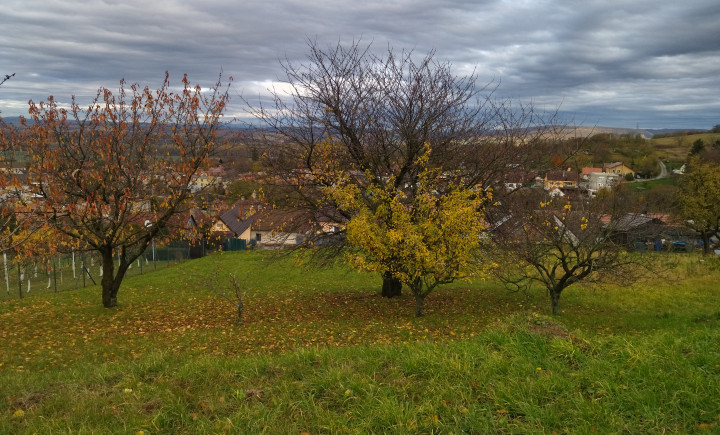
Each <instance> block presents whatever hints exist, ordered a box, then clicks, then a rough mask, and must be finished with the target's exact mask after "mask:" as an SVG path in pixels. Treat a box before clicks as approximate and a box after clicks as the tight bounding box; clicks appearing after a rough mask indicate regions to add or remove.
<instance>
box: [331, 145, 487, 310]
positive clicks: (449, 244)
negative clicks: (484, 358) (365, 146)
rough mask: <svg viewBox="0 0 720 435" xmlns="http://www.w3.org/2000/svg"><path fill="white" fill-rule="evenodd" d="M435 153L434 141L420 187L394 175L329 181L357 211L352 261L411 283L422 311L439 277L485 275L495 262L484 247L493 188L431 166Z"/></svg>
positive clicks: (351, 227)
mask: <svg viewBox="0 0 720 435" xmlns="http://www.w3.org/2000/svg"><path fill="white" fill-rule="evenodd" d="M429 157H430V149H429V147H427V148H426V152H425V153H424V154H423V155H422V156H421V157H420V158H419V159H418V166H419V167H420V168H421V171H420V172H419V174H418V177H417V182H416V185H415V186H412V188H410V186H408V187H407V188H404V187H396V184H395V183H394V182H393V180H392V179H389V180H387V182H386V183H383V184H382V185H379V184H370V185H368V186H364V187H363V188H360V187H359V186H358V185H357V184H354V183H340V184H338V185H334V186H330V187H328V188H327V189H328V191H329V193H330V194H331V195H332V197H333V198H334V200H335V201H336V202H337V203H338V204H339V205H340V207H342V208H343V209H345V210H348V211H352V212H353V213H354V217H353V218H352V219H350V221H349V222H348V224H347V239H348V242H349V243H350V245H351V247H352V250H351V252H350V254H349V256H350V260H351V262H352V264H353V265H355V266H356V267H358V268H361V269H364V270H368V271H372V272H377V273H379V274H381V275H385V274H390V275H392V277H393V278H395V279H397V280H399V281H400V282H402V283H403V284H405V285H407V287H408V288H409V289H410V290H411V291H412V293H413V295H414V297H415V302H416V307H415V314H416V315H417V316H422V315H423V308H424V303H425V298H426V297H427V296H428V295H429V294H430V292H432V291H433V290H434V289H435V288H436V287H437V286H438V285H440V284H446V283H450V282H453V281H455V280H456V279H462V278H469V277H472V276H481V275H484V274H485V273H486V270H487V268H488V265H487V264H486V263H483V262H481V261H478V258H479V257H478V256H477V252H476V251H477V248H478V247H479V246H480V243H481V234H482V231H483V229H484V226H483V212H482V208H483V204H484V202H485V201H486V200H487V199H488V196H489V194H488V193H487V192H484V191H481V193H480V194H479V193H478V192H475V191H473V190H472V189H468V188H465V187H462V185H461V184H460V181H459V180H453V179H452V178H453V177H451V176H448V175H447V174H442V173H441V172H440V171H439V170H437V169H432V168H428V160H429ZM369 204H370V205H369Z"/></svg>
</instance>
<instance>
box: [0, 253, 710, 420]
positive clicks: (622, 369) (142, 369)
mask: <svg viewBox="0 0 720 435" xmlns="http://www.w3.org/2000/svg"><path fill="white" fill-rule="evenodd" d="M668 258H669V259H673V260H677V261H678V264H677V265H676V266H674V267H675V268H674V274H673V275H674V278H673V279H672V280H667V279H660V278H658V279H657V280H656V281H654V282H650V283H644V284H640V285H635V286H632V287H625V286H622V285H618V286H609V287H604V288H601V289H590V288H584V287H577V288H570V289H568V290H567V293H566V294H564V296H563V300H562V302H561V303H562V307H563V314H562V315H561V316H559V317H556V318H552V317H549V316H547V313H549V311H550V310H549V301H548V300H547V297H546V295H545V294H544V293H543V292H541V291H539V290H538V291H537V292H531V293H529V294H519V293H511V292H508V291H506V290H504V289H502V288H500V287H499V286H498V285H497V284H495V283H493V282H490V281H475V282H472V283H466V282H460V283H456V284H453V285H450V286H447V287H444V288H441V289H440V290H439V291H437V292H436V293H433V294H431V295H430V296H429V298H428V300H427V303H426V315H425V316H424V317H422V318H415V317H414V316H413V313H414V310H413V307H414V301H413V300H412V298H411V297H409V296H407V295H406V296H403V297H401V298H396V299H393V300H386V299H383V298H381V297H380V296H379V295H378V290H379V288H378V287H379V284H380V280H379V278H378V277H373V276H370V275H368V274H361V273H358V272H356V271H352V270H348V269H346V268H343V267H340V266H337V267H333V268H325V269H322V270H316V269H309V268H305V267H303V266H301V265H298V264H296V262H295V261H293V259H292V258H289V257H285V258H281V259H274V258H273V257H270V256H269V254H268V253H262V252H237V253H225V254H222V255H214V256H210V257H206V258H203V259H200V260H193V261H189V262H185V263H182V264H179V265H175V266H173V267H169V268H166V269H163V270H158V271H157V272H152V273H147V274H145V275H142V276H135V277H131V278H128V279H127V280H126V282H125V283H124V286H123V288H122V289H121V290H120V293H119V295H118V296H119V303H120V306H119V307H118V308H117V309H114V310H106V309H103V308H102V306H101V303H100V291H99V288H98V287H88V288H85V289H77V290H70V291H62V292H58V293H49V294H35V295H33V294H31V295H29V297H26V298H24V299H22V300H20V299H15V300H9V301H3V302H0V340H2V352H0V399H1V400H3V402H4V405H5V406H4V407H0V433H12V434H15V433H144V434H154V433H188V434H195V433H270V434H275V433H277V434H292V433H296V434H300V433H310V434H316V433H548V434H551V433H559V434H560V433H580V434H584V433H665V432H669V433H718V432H720V346H718V344H719V343H720V288H719V287H718V286H717V281H718V278H719V277H720V261H719V260H718V259H717V258H702V257H700V256H695V255H687V254H685V255H678V256H676V257H668ZM229 273H235V274H236V276H237V277H238V278H239V279H240V280H241V282H242V283H243V288H244V295H243V300H244V304H245V313H244V314H245V315H244V317H243V323H242V325H236V324H235V312H234V307H233V306H232V305H231V304H229V303H227V302H226V301H225V300H224V299H222V298H221V297H219V296H218V295H217V292H223V291H226V292H229V291H230V289H229V281H228V274H229ZM619 284H621V283H619Z"/></svg>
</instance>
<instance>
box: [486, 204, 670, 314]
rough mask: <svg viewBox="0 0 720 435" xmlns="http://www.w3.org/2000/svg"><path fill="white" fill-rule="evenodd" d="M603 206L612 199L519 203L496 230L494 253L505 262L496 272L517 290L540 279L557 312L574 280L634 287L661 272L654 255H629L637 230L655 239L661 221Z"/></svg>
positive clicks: (501, 262) (647, 238)
mask: <svg viewBox="0 0 720 435" xmlns="http://www.w3.org/2000/svg"><path fill="white" fill-rule="evenodd" d="M599 205H607V203H601V202H599V201H598V202H596V203H594V204H592V205H588V203H586V202H585V201H576V202H570V201H567V200H565V199H559V200H549V201H547V202H543V201H540V202H533V201H532V200H530V201H515V203H514V204H513V206H512V207H509V208H508V210H509V211H510V212H509V214H508V215H507V216H506V218H505V219H504V220H501V221H500V222H499V223H498V224H497V225H496V226H495V227H494V228H493V237H494V238H495V241H496V244H495V245H494V246H493V249H494V252H493V255H494V256H495V257H496V258H497V259H498V260H497V261H498V262H499V263H500V264H501V266H500V267H499V268H498V269H496V271H495V272H496V275H497V276H498V277H499V278H500V280H501V281H502V282H504V283H505V284H506V285H507V286H508V287H510V288H515V289H523V290H525V289H527V288H529V286H530V285H531V284H532V283H540V284H541V285H542V286H543V287H545V289H546V290H547V292H548V294H549V296H550V302H551V307H552V313H553V314H559V313H560V296H561V295H562V293H563V291H565V290H566V289H567V288H569V287H571V286H573V285H574V284H577V283H580V282H584V283H586V284H600V283H607V282H615V283H617V282H621V283H623V285H630V284H632V283H634V282H636V281H637V280H639V279H642V278H645V277H647V276H648V273H647V272H649V271H653V270H654V271H659V269H658V268H657V264H656V261H655V258H654V257H651V256H648V255H641V254H638V253H630V252H629V251H630V250H631V249H630V246H629V241H628V239H627V235H628V232H632V233H633V234H635V235H636V236H638V237H641V238H642V239H643V240H652V239H653V238H654V237H655V235H656V234H659V231H660V228H661V227H660V226H659V225H658V224H659V223H658V222H656V220H653V219H652V218H649V217H648V216H645V215H638V214H632V213H625V212H624V210H622V209H621V208H615V209H611V208H602V207H599Z"/></svg>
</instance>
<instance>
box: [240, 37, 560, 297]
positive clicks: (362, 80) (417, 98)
mask: <svg viewBox="0 0 720 435" xmlns="http://www.w3.org/2000/svg"><path fill="white" fill-rule="evenodd" d="M308 46H309V54H308V56H307V60H306V62H304V63H293V62H290V61H286V62H284V63H283V64H282V66H283V69H284V73H285V82H286V85H287V89H289V91H288V92H282V91H273V97H274V98H273V101H272V103H271V104H269V105H263V104H261V105H259V107H255V108H253V107H252V106H251V110H252V111H253V112H254V114H255V115H256V116H257V117H258V119H260V120H261V121H263V122H264V123H265V126H266V127H267V128H266V129H265V130H264V131H262V132H260V133H259V134H258V138H259V139H260V140H261V141H262V143H263V144H264V145H265V152H266V154H265V155H266V159H265V160H264V164H265V165H266V167H267V168H268V170H269V175H270V176H269V181H268V182H269V183H273V184H277V185H281V186H282V187H283V188H285V189H286V192H287V198H288V202H289V204H288V205H291V206H293V207H307V208H311V209H314V210H320V211H324V212H326V213H327V214H328V218H329V219H337V218H338V216H340V217H341V218H342V219H345V220H347V219H349V218H351V215H349V214H348V213H347V212H346V211H343V210H341V209H338V207H337V204H335V203H334V202H333V201H332V200H330V199H329V198H328V197H327V195H324V194H323V189H324V188H325V187H327V186H331V185H335V184H337V182H338V181H339V180H341V179H342V180H343V182H344V183H347V182H350V183H354V184H356V185H357V186H358V187H359V188H360V189H361V190H364V189H365V188H367V187H368V186H375V187H377V188H385V187H387V186H385V185H386V184H387V183H393V186H391V187H393V188H395V189H402V190H403V191H405V192H406V194H408V195H409V196H412V194H413V191H414V189H415V187H414V186H416V185H417V179H418V174H419V171H420V169H419V167H418V165H417V161H418V158H419V157H420V155H421V154H422V152H423V150H424V149H425V146H426V145H428V146H430V147H431V148H432V150H433V154H432V157H431V161H430V162H429V166H430V167H433V168H437V169H440V170H441V172H443V173H444V174H446V175H447V177H450V178H453V179H455V180H461V182H462V184H463V185H464V186H466V187H475V188H477V187H481V188H485V189H487V188H491V187H494V186H500V185H502V184H503V182H504V178H505V177H506V175H507V173H508V171H509V169H511V168H522V169H523V170H525V171H527V172H528V173H530V170H531V168H532V167H533V166H536V165H537V164H538V163H539V162H542V161H543V157H544V156H546V155H547V153H546V152H544V151H542V149H541V146H540V145H541V144H547V143H548V142H549V141H550V140H552V138H553V137H555V135H556V134H557V133H558V132H557V131H555V128H554V124H555V122H554V118H553V115H554V114H550V115H549V116H548V117H543V116H541V114H539V113H537V112H536V111H535V110H534V108H533V107H532V106H531V105H530V106H523V105H515V104H513V103H512V102H511V101H509V100H503V99H498V98H496V97H495V92H496V86H495V84H494V83H488V84H478V77H477V75H476V74H475V73H472V74H470V75H467V76H458V75H455V74H454V73H453V72H452V68H451V65H450V64H449V63H446V62H442V61H439V60H437V58H436V53H435V52H434V51H431V52H430V53H428V54H426V55H424V56H419V55H418V54H416V53H415V52H412V51H400V52H397V51H395V50H393V49H392V48H388V49H387V50H385V51H384V52H382V53H380V54H378V53H376V52H374V51H372V49H371V48H372V47H371V46H370V45H364V44H362V43H360V42H357V41H356V42H353V43H351V44H349V45H343V44H341V43H338V44H337V45H336V46H330V47H327V48H326V47H322V46H320V45H319V44H318V43H317V42H316V41H308ZM545 160H547V159H545ZM441 188H442V186H438V189H441ZM498 192H499V191H498ZM365 200H366V202H367V206H368V207H370V209H371V210H374V208H375V207H377V205H378V204H377V203H375V202H374V201H373V199H372V198H371V197H370V196H367V195H366V196H365ZM336 235H337V237H338V238H340V239H341V240H340V243H339V244H340V245H342V244H343V241H342V238H343V236H344V234H343V232H342V231H340V232H338V233H337V234H336ZM325 240H326V241H327V239H325ZM390 261H393V260H390ZM390 270H392V267H390V265H388V268H387V270H386V272H384V273H382V276H383V295H384V296H390V297H392V296H396V295H399V294H400V287H401V286H400V283H399V281H398V280H397V279H396V278H395V277H393V275H392V273H391V272H390Z"/></svg>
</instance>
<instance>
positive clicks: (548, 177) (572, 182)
mask: <svg viewBox="0 0 720 435" xmlns="http://www.w3.org/2000/svg"><path fill="white" fill-rule="evenodd" d="M579 181H580V178H579V177H578V174H577V172H575V171H573V170H571V169H570V168H568V169H567V170H566V171H562V170H554V171H548V173H547V174H545V179H544V186H545V190H553V189H555V188H568V187H578V182H579Z"/></svg>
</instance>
